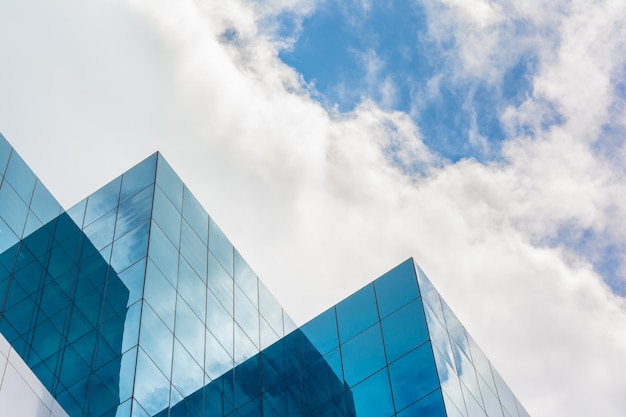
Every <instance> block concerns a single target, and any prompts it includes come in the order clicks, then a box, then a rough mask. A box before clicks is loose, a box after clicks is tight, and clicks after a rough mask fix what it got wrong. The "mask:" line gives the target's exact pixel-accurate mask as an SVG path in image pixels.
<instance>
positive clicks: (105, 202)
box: [85, 178, 122, 225]
mask: <svg viewBox="0 0 626 417" xmlns="http://www.w3.org/2000/svg"><path fill="white" fill-rule="evenodd" d="M121 183H122V179H121V178H117V179H115V180H113V181H111V182H110V183H108V184H107V185H105V186H104V187H102V188H100V189H99V190H98V191H96V192H95V193H93V194H92V195H91V196H89V198H88V199H87V210H86V212H85V225H88V224H90V223H91V222H93V221H94V220H96V219H97V218H99V217H100V216H102V215H104V214H105V213H108V212H109V211H111V210H113V209H114V208H115V207H117V204H118V202H119V196H120V185H121Z"/></svg>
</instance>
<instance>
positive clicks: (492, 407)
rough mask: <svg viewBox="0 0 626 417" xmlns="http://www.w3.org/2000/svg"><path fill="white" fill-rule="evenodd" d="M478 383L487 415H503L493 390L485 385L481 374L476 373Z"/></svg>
mask: <svg viewBox="0 0 626 417" xmlns="http://www.w3.org/2000/svg"><path fill="white" fill-rule="evenodd" d="M478 385H479V386H480V394H481V396H482V399H483V403H484V404H485V411H486V412H487V415H488V416H489V417H504V415H503V414H502V406H501V405H500V401H499V400H498V396H497V395H496V393H495V391H492V390H491V388H489V387H488V386H487V383H486V382H485V380H484V379H483V377H482V376H480V375H478Z"/></svg>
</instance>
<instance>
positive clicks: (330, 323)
mask: <svg viewBox="0 0 626 417" xmlns="http://www.w3.org/2000/svg"><path fill="white" fill-rule="evenodd" d="M301 330H302V333H304V334H305V336H306V337H307V338H308V339H309V341H310V342H311V344H313V346H315V348H316V349H317V350H318V352H319V353H321V354H322V355H324V354H326V353H327V352H329V351H331V350H332V349H334V348H336V347H337V346H339V335H338V333H337V315H336V313H335V307H332V308H330V309H328V310H326V311H325V312H323V313H322V314H320V315H319V316H317V317H315V318H314V319H313V320H311V321H310V322H308V323H306V324H305V325H303V326H302V328H301Z"/></svg>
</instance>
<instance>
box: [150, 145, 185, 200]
mask: <svg viewBox="0 0 626 417" xmlns="http://www.w3.org/2000/svg"><path fill="white" fill-rule="evenodd" d="M158 158H159V159H158V162H157V174H156V181H157V185H159V186H160V187H161V189H162V190H163V192H164V193H165V195H166V196H167V198H168V199H169V200H170V201H171V202H172V204H174V207H176V209H177V210H178V211H181V209H182V207H183V182H182V181H181V180H180V178H179V177H178V175H176V173H175V172H174V170H173V169H172V167H170V166H169V164H168V163H167V162H166V161H165V159H164V158H163V155H161V154H159V157H158Z"/></svg>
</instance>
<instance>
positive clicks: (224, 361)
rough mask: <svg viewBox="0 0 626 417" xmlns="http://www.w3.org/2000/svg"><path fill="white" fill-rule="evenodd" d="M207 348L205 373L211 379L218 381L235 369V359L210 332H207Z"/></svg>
mask: <svg viewBox="0 0 626 417" xmlns="http://www.w3.org/2000/svg"><path fill="white" fill-rule="evenodd" d="M231 333H232V330H231ZM231 337H232V336H231ZM205 346H206V349H205V363H204V371H205V372H206V374H207V375H208V376H209V377H210V378H211V379H216V378H218V377H220V376H222V374H224V373H225V372H226V371H229V370H231V369H232V368H233V366H234V362H233V358H232V357H231V356H230V355H229V354H228V352H226V350H225V349H224V346H222V345H221V344H220V342H218V341H217V339H216V338H215V336H213V334H211V332H209V331H207V332H206V345H205Z"/></svg>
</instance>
